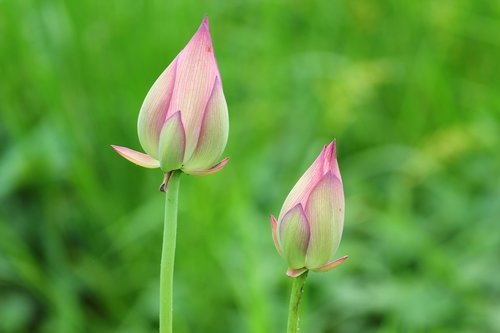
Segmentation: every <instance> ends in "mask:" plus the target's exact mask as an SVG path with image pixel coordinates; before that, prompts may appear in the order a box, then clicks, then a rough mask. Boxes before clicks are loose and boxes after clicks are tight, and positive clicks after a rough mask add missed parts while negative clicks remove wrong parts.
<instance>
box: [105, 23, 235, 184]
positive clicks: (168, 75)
mask: <svg viewBox="0 0 500 333" xmlns="http://www.w3.org/2000/svg"><path fill="white" fill-rule="evenodd" d="M137 131H138V135H139V141H140V143H141V146H142V148H143V149H144V151H145V152H146V154H144V153H140V152H137V151H134V150H131V149H129V148H125V147H119V146H113V148H114V149H115V150H116V151H117V152H118V153H119V154H120V155H122V156H123V157H125V158H126V159H128V160H129V161H131V162H133V163H135V164H137V165H140V166H142V167H146V168H157V167H160V168H161V169H162V171H163V172H164V173H166V174H167V173H169V172H171V171H173V170H182V171H183V172H185V173H188V174H198V175H205V174H211V173H214V172H217V171H218V170H220V169H222V168H223V167H224V165H226V163H227V162H228V160H229V159H228V158H225V159H224V160H222V161H220V158H221V155H222V153H223V151H224V148H225V147H226V143H227V139H228V134H229V117H228V110H227V104H226V99H225V97H224V92H223V90H222V82H221V79H220V73H219V69H218V67H217V63H216V60H215V56H214V51H213V46H212V39H211V37H210V30H209V25H208V18H207V17H205V19H204V20H203V22H202V23H201V26H200V27H199V29H198V31H197V32H196V33H195V35H194V36H193V37H192V38H191V40H190V41H189V43H188V44H187V45H186V47H185V48H184V49H183V50H182V51H181V52H180V53H179V54H178V55H177V57H176V58H175V59H174V60H173V61H172V63H171V64H170V65H169V66H168V67H167V68H166V69H165V71H164V72H163V73H162V74H161V75H160V77H159V78H158V79H157V80H156V82H155V83H154V84H153V86H152V87H151V89H150V90H149V92H148V94H147V96H146V98H145V100H144V102H143V104H142V107H141V110H140V112H139V120H138V123H137Z"/></svg>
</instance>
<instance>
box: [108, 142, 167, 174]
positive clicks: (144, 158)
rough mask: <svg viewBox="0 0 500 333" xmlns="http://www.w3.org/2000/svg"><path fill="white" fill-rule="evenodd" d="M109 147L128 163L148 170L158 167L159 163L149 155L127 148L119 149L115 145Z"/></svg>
mask: <svg viewBox="0 0 500 333" xmlns="http://www.w3.org/2000/svg"><path fill="white" fill-rule="evenodd" d="M111 147H113V149H114V150H116V152H117V153H118V154H120V155H121V156H123V157H124V158H126V159H127V160H129V161H130V162H132V163H134V164H137V165H139V166H141V167H144V168H150V169H155V168H159V167H160V162H159V161H158V160H156V159H154V158H152V157H151V156H149V155H146V154H144V153H141V152H138V151H136V150H133V149H130V148H127V147H120V146H115V145H111Z"/></svg>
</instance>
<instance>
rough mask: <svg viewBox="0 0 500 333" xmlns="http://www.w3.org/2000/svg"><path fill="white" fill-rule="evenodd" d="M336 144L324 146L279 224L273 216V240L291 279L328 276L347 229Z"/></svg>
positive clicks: (291, 196)
mask: <svg viewBox="0 0 500 333" xmlns="http://www.w3.org/2000/svg"><path fill="white" fill-rule="evenodd" d="M335 145H336V143H335V141H333V142H332V143H330V144H329V145H328V146H325V147H324V148H323V150H322V152H321V154H320V155H319V156H318V158H317V159H316V160H315V161H314V163H313V164H312V165H311V166H310V167H309V169H308V170H307V171H306V173H305V174H304V175H303V176H302V177H301V178H300V180H299V181H298V182H297V184H296V185H295V186H294V187H293V189H292V191H291V192H290V194H288V197H287V198H286V200H285V202H284V204H283V208H282V209H281V212H280V215H279V217H278V220H276V219H275V218H274V216H272V215H271V224H272V230H273V239H274V243H275V245H276V248H277V250H278V252H279V253H280V255H281V256H282V257H283V258H285V260H286V261H287V263H288V272H287V274H288V275H289V276H292V277H295V276H299V275H300V274H302V273H303V272H305V271H306V270H312V271H318V272H325V271H328V270H330V269H332V268H334V267H336V266H337V265H339V264H340V263H342V262H343V261H344V260H346V259H347V256H345V257H342V258H340V259H337V260H333V261H332V259H333V256H334V255H335V252H336V251H337V248H338V246H339V244H340V239H341V236H342V229H343V226H344V190H343V186H342V178H341V176H340V170H339V166H338V163H337V156H336V149H335Z"/></svg>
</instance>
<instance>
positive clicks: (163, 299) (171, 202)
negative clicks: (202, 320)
mask: <svg viewBox="0 0 500 333" xmlns="http://www.w3.org/2000/svg"><path fill="white" fill-rule="evenodd" d="M180 176H181V172H180V171H173V173H172V175H171V177H170V180H169V182H168V188H167V190H166V195H165V222H164V227H163V228H164V229H163V246H162V251H161V270H160V333H172V296H173V287H174V259H175V237H176V234H177V201H178V197H179V179H180Z"/></svg>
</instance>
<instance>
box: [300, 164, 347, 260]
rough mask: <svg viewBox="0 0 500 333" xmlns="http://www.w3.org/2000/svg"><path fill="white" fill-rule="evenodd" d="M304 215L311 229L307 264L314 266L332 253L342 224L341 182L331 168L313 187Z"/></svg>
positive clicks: (342, 193)
mask: <svg viewBox="0 0 500 333" xmlns="http://www.w3.org/2000/svg"><path fill="white" fill-rule="evenodd" d="M306 216H307V219H308V221H309V228H310V232H311V237H310V240H309V247H308V249H307V256H306V267H307V268H309V269H316V268H319V267H321V266H323V265H324V264H326V263H327V262H328V261H329V260H330V259H331V258H332V257H333V255H334V253H335V251H336V250H337V248H338V246H339V243H340V238H341V236H342V228H343V225H344V192H343V190H342V183H341V182H340V180H339V179H338V178H337V177H335V176H334V175H333V174H332V173H331V172H329V173H327V174H326V175H325V176H323V178H322V179H321V180H320V181H319V183H318V184H317V185H316V187H315V188H314V189H313V190H312V192H311V194H310V196H309V198H308V200H307V204H306Z"/></svg>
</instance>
